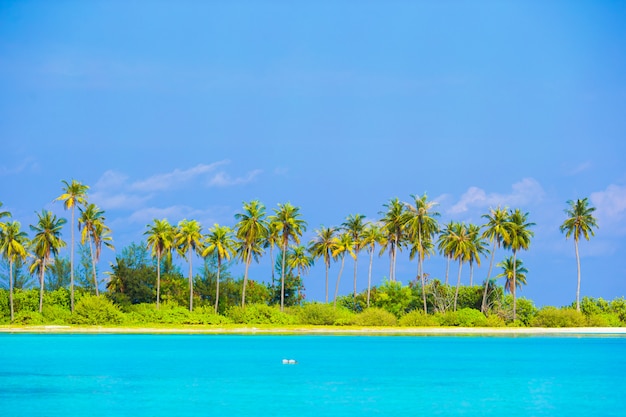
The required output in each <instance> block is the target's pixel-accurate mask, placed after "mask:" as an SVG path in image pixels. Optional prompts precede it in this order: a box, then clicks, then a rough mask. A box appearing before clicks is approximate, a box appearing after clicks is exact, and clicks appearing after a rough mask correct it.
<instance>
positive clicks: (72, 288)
mask: <svg viewBox="0 0 626 417" xmlns="http://www.w3.org/2000/svg"><path fill="white" fill-rule="evenodd" d="M75 210H76V205H75V204H74V205H73V206H72V225H71V229H72V237H71V238H72V243H71V245H72V247H71V248H70V310H71V311H72V313H73V312H74V211H75Z"/></svg>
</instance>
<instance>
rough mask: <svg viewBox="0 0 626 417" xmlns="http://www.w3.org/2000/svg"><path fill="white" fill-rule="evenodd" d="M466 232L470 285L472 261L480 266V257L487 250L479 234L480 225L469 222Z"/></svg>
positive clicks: (472, 281) (472, 283) (471, 283)
mask: <svg viewBox="0 0 626 417" xmlns="http://www.w3.org/2000/svg"><path fill="white" fill-rule="evenodd" d="M468 233H469V235H470V238H471V245H470V252H469V265H470V287H471V286H472V285H474V262H476V265H478V266H479V267H480V258H481V257H482V256H483V255H485V253H487V252H489V249H487V247H486V245H485V239H484V238H483V237H482V236H481V235H480V226H477V225H475V224H470V225H469V226H468Z"/></svg>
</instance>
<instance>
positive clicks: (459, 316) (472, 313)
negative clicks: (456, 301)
mask: <svg viewBox="0 0 626 417" xmlns="http://www.w3.org/2000/svg"><path fill="white" fill-rule="evenodd" d="M435 317H436V318H437V319H438V321H439V324H440V325H441V326H458V327H486V326H487V323H488V321H487V317H485V315H484V314H483V313H481V312H480V311H478V310H475V309H473V308H462V309H460V310H458V311H446V312H445V313H442V314H436V315H435Z"/></svg>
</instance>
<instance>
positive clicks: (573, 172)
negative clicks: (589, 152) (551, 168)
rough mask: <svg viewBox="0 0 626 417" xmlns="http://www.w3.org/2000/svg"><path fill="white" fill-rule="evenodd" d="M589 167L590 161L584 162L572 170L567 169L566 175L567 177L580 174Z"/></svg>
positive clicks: (590, 165)
mask: <svg viewBox="0 0 626 417" xmlns="http://www.w3.org/2000/svg"><path fill="white" fill-rule="evenodd" d="M591 167H592V164H591V162H590V161H585V162H582V163H580V164H578V165H577V166H575V167H574V168H571V169H569V170H568V172H567V174H568V175H577V174H580V173H581V172H584V171H587V170H588V169H590V168H591Z"/></svg>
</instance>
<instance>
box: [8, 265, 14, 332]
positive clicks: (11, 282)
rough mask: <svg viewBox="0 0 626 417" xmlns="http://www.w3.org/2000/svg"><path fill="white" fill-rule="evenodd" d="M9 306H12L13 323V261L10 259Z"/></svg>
mask: <svg viewBox="0 0 626 417" xmlns="http://www.w3.org/2000/svg"><path fill="white" fill-rule="evenodd" d="M9 304H10V306H11V323H13V319H14V313H13V259H12V258H9Z"/></svg>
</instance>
